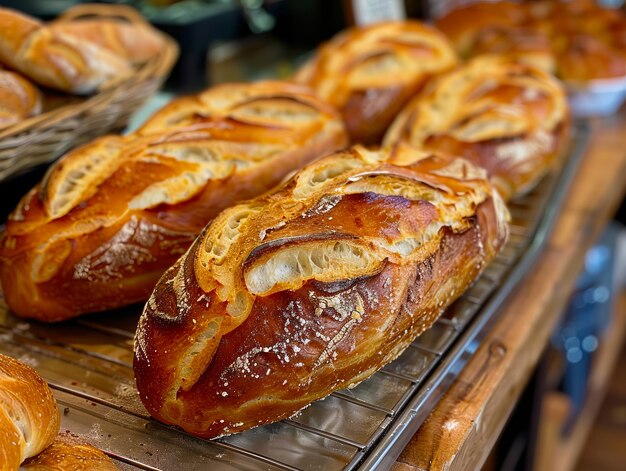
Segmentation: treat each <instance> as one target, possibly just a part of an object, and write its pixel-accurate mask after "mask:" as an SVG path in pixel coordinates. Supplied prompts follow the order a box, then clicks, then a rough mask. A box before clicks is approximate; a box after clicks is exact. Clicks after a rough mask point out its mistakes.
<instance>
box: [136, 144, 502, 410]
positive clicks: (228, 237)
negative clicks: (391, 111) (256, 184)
mask: <svg viewBox="0 0 626 471" xmlns="http://www.w3.org/2000/svg"><path fill="white" fill-rule="evenodd" d="M488 199H493V202H494V205H495V206H496V214H497V227H498V229H497V230H498V237H497V240H498V241H499V242H497V243H501V241H502V240H504V238H506V233H507V229H506V214H507V211H506V209H505V207H504V205H503V203H502V201H501V199H500V197H499V195H498V194H497V192H495V191H494V190H493V187H492V186H491V185H490V183H489V181H488V179H487V176H486V173H485V171H484V170H483V169H481V168H479V167H476V166H474V165H472V164H471V163H469V162H467V161H465V160H464V159H462V158H456V157H450V156H437V155H431V154H426V153H424V152H421V151H418V150H416V149H413V148H411V147H410V146H406V145H399V146H396V147H394V148H393V149H383V150H380V151H368V150H366V149H365V148H363V147H358V146H357V147H354V148H352V149H349V150H347V151H343V152H339V153H336V154H333V155H331V156H329V157H326V158H324V159H321V160H319V161H317V162H315V163H313V164H311V165H309V166H307V167H306V168H305V169H303V170H302V171H300V172H299V173H297V174H296V176H295V177H294V178H293V179H291V180H290V181H288V182H287V183H285V184H284V185H283V186H282V187H281V188H280V189H278V190H277V191H275V192H273V193H271V194H268V195H265V196H262V197H259V198H256V199H254V200H250V201H248V202H245V203H242V204H238V205H236V206H233V207H231V208H228V209H226V210H225V211H223V212H222V213H221V214H220V215H219V216H218V217H217V218H215V219H214V220H213V222H212V223H211V224H210V225H209V226H207V228H206V229H205V231H204V233H203V234H202V235H201V236H200V237H199V238H198V239H197V240H196V242H195V243H194V245H193V246H192V248H191V249H190V250H189V251H188V252H187V254H185V255H184V256H183V257H182V258H181V259H180V260H179V261H178V262H177V263H176V265H174V266H173V267H172V268H171V269H170V270H168V272H167V273H166V274H165V275H164V276H163V278H162V279H161V282H160V283H159V285H158V286H157V288H156V290H155V291H154V293H153V295H152V296H151V297H150V299H149V300H148V303H147V305H146V308H145V311H144V314H143V316H142V319H141V321H140V324H139V328H138V331H137V332H138V333H137V338H136V358H137V359H138V362H139V363H140V364H142V365H145V364H147V365H149V366H150V367H151V368H161V367H162V368H163V369H164V371H163V383H162V386H161V388H157V389H161V390H160V392H159V393H158V394H163V397H162V400H159V399H158V398H156V397H151V398H146V399H147V400H149V401H150V402H152V403H160V404H162V405H163V404H165V405H163V407H166V408H168V409H169V408H171V410H170V411H169V412H168V414H169V413H171V414H176V412H173V411H175V410H176V408H177V407H178V406H177V405H176V404H177V403H178V399H177V394H178V393H179V392H180V391H181V390H182V391H188V390H189V389H190V388H192V387H193V386H194V385H195V384H196V382H197V381H198V380H199V378H200V377H201V375H202V374H203V373H204V372H205V370H206V369H207V367H208V365H209V363H210V361H211V358H212V357H213V355H214V353H215V351H216V349H217V347H218V345H219V343H220V339H221V338H222V336H224V335H226V334H227V333H229V332H231V331H233V330H234V329H235V328H237V327H238V326H240V325H241V324H242V323H243V322H244V321H245V320H246V319H247V317H248V316H249V315H250V313H251V310H252V309H253V305H254V304H255V300H257V299H258V298H263V297H268V296H270V295H272V294H274V293H277V292H280V291H290V292H293V291H296V290H298V289H300V288H301V287H302V286H303V285H304V284H305V283H307V282H309V281H313V280H314V281H316V282H322V283H332V282H341V281H342V280H358V279H361V278H363V277H368V276H372V275H375V274H376V273H378V272H379V271H380V270H382V269H383V267H384V266H385V264H386V263H393V264H397V265H399V266H405V265H407V264H408V265H411V264H416V263H418V262H421V261H423V260H426V259H428V258H429V257H430V256H431V255H432V254H433V253H435V252H436V251H437V250H438V249H439V248H440V244H441V242H442V238H443V237H444V234H445V233H446V232H448V231H451V232H453V233H462V232H464V231H465V230H467V229H469V228H470V227H471V226H472V224H473V218H474V217H475V215H476V212H477V208H478V207H479V206H480V205H481V204H482V203H483V202H485V201H486V200H488ZM494 244H495V242H494ZM485 250H489V251H490V250H491V249H490V248H489V249H485ZM189 257H191V258H190V259H188V258H189ZM355 312H356V314H355ZM350 315H357V316H358V315H359V314H358V309H357V310H356V311H354V312H351V313H350ZM153 322H156V324H158V325H159V326H161V325H162V326H163V330H164V331H167V330H168V329H169V328H168V327H167V326H172V328H174V327H173V326H174V325H176V326H180V329H179V327H176V330H177V331H179V330H181V329H184V331H185V335H180V336H179V337H177V341H176V343H175V345H174V344H173V343H171V342H170V343H169V344H168V346H167V351H165V352H164V351H162V350H161V349H160V348H159V347H160V346H161V344H160V342H159V341H156V340H155V339H154V338H152V339H151V340H147V338H146V335H147V336H151V335H157V334H155V333H154V332H155V331H154V330H152V329H156V326H155V324H154V323H153ZM150 324H151V325H152V327H151V326H150ZM158 330H159V332H160V330H161V327H159V328H158ZM157 357H158V358H157ZM165 357H167V359H164V358H165ZM157 360H158V361H157ZM157 363H159V364H158V365H157ZM171 369H173V370H175V372H171ZM157 376H158V375H157Z"/></svg>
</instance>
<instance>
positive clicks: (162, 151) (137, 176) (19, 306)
mask: <svg viewBox="0 0 626 471" xmlns="http://www.w3.org/2000/svg"><path fill="white" fill-rule="evenodd" d="M191 104H193V106H192V105H191ZM172 110H175V113H174V112H173V111H172ZM189 110H191V111H189ZM186 111H189V112H188V113H187V114H185V113H186ZM174 114H175V115H176V116H177V117H179V116H183V115H184V116H186V118H185V123H184V124H180V125H175V124H172V123H169V121H168V120H169V119H170V118H171V117H172V115H174ZM162 120H163V121H162ZM346 143H347V136H346V133H345V130H344V127H343V124H342V122H341V119H340V116H339V115H338V113H337V112H336V111H334V110H333V109H332V108H331V107H330V106H329V105H327V104H325V103H324V102H322V101H321V100H319V99H318V98H316V97H315V96H314V95H313V94H312V93H311V91H310V90H308V89H306V88H304V87H302V86H298V85H294V84H290V83H284V82H259V83H254V84H230V85H222V86H218V87H214V88H212V89H209V90H208V91H206V92H204V93H202V94H200V95H199V96H197V97H195V98H182V99H180V100H179V101H175V102H174V103H172V104H171V105H169V106H168V107H167V108H166V109H164V110H163V111H162V112H159V113H157V114H156V115H155V117H154V118H153V119H151V120H150V121H149V122H148V123H147V124H146V126H145V127H144V129H143V130H142V132H141V134H140V135H131V136H124V137H121V136H107V137H103V138H100V139H97V140H96V141H93V142H92V143H90V144H87V145H86V146H83V147H81V148H79V149H77V150H74V151H72V152H70V153H69V154H68V155H66V156H65V157H64V158H62V159H61V160H60V161H59V162H58V163H57V164H55V165H54V166H53V167H52V168H51V169H50V171H49V172H48V174H47V175H46V177H45V178H44V180H43V181H42V183H41V184H40V185H38V186H37V187H36V188H34V189H33V190H32V191H30V192H29V193H28V194H27V195H26V196H25V197H24V198H23V199H22V201H21V202H20V204H19V205H18V207H17V208H16V209H15V211H14V212H13V213H12V215H11V216H10V218H9V221H8V222H7V226H6V231H5V234H4V237H3V239H2V240H1V241H0V280H1V281H2V286H3V288H4V295H5V298H6V301H7V303H8V304H9V306H10V308H11V309H12V310H13V311H14V312H15V313H16V314H18V315H20V316H24V317H32V318H36V319H39V320H42V321H59V320H63V319H67V318H70V317H73V316H76V315H79V314H82V313H85V312H92V311H102V310H106V309H111V308H115V307H119V306H124V305H126V304H130V303H133V302H138V301H145V300H146V299H147V298H148V296H149V294H150V292H151V291H152V288H153V287H154V285H155V283H156V282H157V280H158V279H159V277H160V276H161V275H162V274H163V272H164V271H165V270H166V269H167V268H168V267H169V266H171V265H172V264H173V263H174V262H175V261H176V260H177V259H178V257H179V256H180V255H181V254H182V253H184V252H185V251H186V250H187V248H188V247H189V245H190V244H191V242H192V241H193V240H194V238H195V236H196V235H197V234H198V233H199V232H200V230H201V229H202V228H203V227H204V226H205V225H206V224H207V222H209V221H210V220H211V219H212V218H213V217H214V216H216V215H217V214H218V213H219V212H220V211H221V210H222V209H224V208H225V207H227V206H229V205H232V204H234V203H235V202H237V201H240V200H242V199H246V198H250V197H253V196H256V195H258V194H260V193H263V192H265V191H267V190H268V189H270V188H271V187H273V186H274V185H276V184H278V183H279V182H280V181H281V180H282V179H283V178H284V177H285V176H286V175H287V174H288V173H290V172H292V171H293V170H296V169H298V168H300V167H302V166H304V165H305V164H306V163H308V162H310V161H312V160H313V159H315V158H318V157H320V156H322V155H324V154H326V153H330V152H332V151H334V150H337V149H339V148H342V147H344V146H345V145H346Z"/></svg>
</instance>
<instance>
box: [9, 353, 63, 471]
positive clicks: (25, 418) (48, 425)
mask: <svg viewBox="0 0 626 471" xmlns="http://www.w3.org/2000/svg"><path fill="white" fill-rule="evenodd" d="M58 432H59V410H58V408H57V403H56V401H55V400H54V397H53V396H52V391H50V388H49V387H48V384H47V383H46V382H45V381H44V380H43V379H42V378H41V376H39V375H38V374H37V373H36V372H35V370H33V369H32V368H31V367H30V366H27V365H25V364H23V363H21V362H19V361H17V360H15V359H13V358H11V357H8V356H5V355H2V354H0V468H1V469H3V470H14V469H18V467H19V465H20V463H21V462H22V461H24V460H25V459H26V458H29V457H31V456H35V455H36V454H38V453H40V452H41V451H42V450H43V449H45V448H46V447H47V446H48V445H50V444H51V443H52V441H53V440H54V438H55V437H56V435H57V433H58Z"/></svg>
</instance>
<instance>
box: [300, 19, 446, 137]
mask: <svg viewBox="0 0 626 471" xmlns="http://www.w3.org/2000/svg"><path fill="white" fill-rule="evenodd" d="M455 64H456V56H455V54H454V51H453V49H452V47H451V46H450V44H449V43H448V41H447V40H446V38H445V37H444V36H443V35H442V34H441V33H439V32H438V31H437V30H435V29H434V28H432V27H430V26H427V25H425V24H422V23H419V22H417V21H404V22H387V23H378V24H375V25H371V26H367V27H364V28H353V29H350V30H347V31H345V32H343V33H341V34H339V35H337V36H336V37H335V38H333V39H332V40H331V41H329V42H328V43H327V44H325V45H323V46H322V47H321V48H320V49H319V50H318V52H317V53H316V55H315V56H314V57H313V59H312V60H311V61H310V62H309V63H307V64H306V65H305V66H304V67H303V68H302V69H301V70H300V71H299V72H298V73H297V74H296V76H295V80H296V81H297V82H300V83H304V84H307V85H309V86H311V87H312V88H313V89H314V90H315V91H316V92H317V94H318V95H319V96H320V97H321V98H322V99H324V100H326V101H328V102H329V103H331V104H332V105H334V106H335V107H336V108H337V109H339V110H340V111H341V113H342V115H343V117H344V120H345V122H346V125H347V127H348V133H349V134H350V137H351V139H352V141H353V142H355V143H357V142H358V143H364V144H374V143H379V142H380V140H381V139H382V137H383V134H384V133H385V130H386V129H387V127H388V126H389V124H391V122H392V121H393V119H394V118H395V116H396V114H397V113H398V112H399V111H400V110H401V109H402V107H403V106H404V105H405V104H406V103H407V102H408V101H409V99H410V98H411V97H412V96H413V95H415V93H416V92H417V91H418V90H419V89H420V88H421V87H422V85H423V84H424V83H425V82H426V81H427V80H428V79H429V78H430V77H432V76H433V75H436V74H438V73H441V72H443V71H445V70H447V69H450V68H451V67H453V66H454V65H455Z"/></svg>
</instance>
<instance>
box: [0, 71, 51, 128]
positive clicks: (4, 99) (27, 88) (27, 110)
mask: <svg viewBox="0 0 626 471" xmlns="http://www.w3.org/2000/svg"><path fill="white" fill-rule="evenodd" d="M39 113H41V94H40V93H39V90H38V89H37V87H35V86H34V85H33V84H32V83H30V82H29V81H28V80H26V79H25V78H24V77H22V76H20V75H19V74H16V73H15V72H10V71H8V70H0V129H3V128H6V127H8V126H11V125H13V124H15V123H19V122H20V121H22V120H24V119H26V118H29V117H31V116H35V115H38V114H39Z"/></svg>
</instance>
